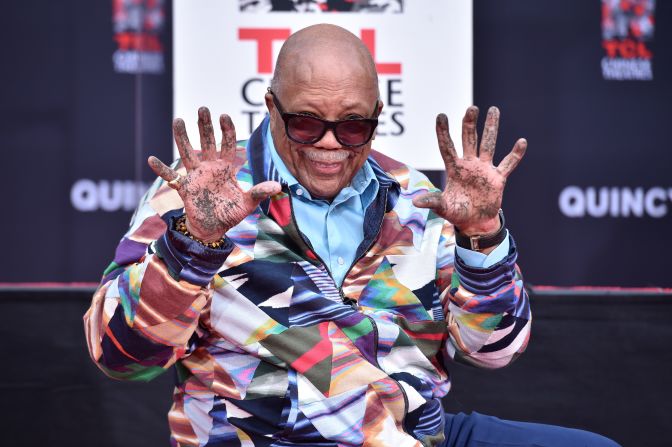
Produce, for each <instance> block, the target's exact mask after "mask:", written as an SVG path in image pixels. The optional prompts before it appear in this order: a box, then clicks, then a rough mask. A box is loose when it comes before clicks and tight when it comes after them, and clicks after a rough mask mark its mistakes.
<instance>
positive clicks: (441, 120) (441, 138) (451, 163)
mask: <svg viewBox="0 0 672 447" xmlns="http://www.w3.org/2000/svg"><path fill="white" fill-rule="evenodd" d="M436 139H437V140H438V142H439V151H440V152H441V157H442V158H443V163H444V164H445V166H446V174H448V176H450V175H451V174H452V173H453V171H454V168H455V159H456V158H457V151H455V143H453V139H452V138H450V129H449V128H448V117H447V116H446V115H445V114H443V113H440V114H439V115H437V117H436Z"/></svg>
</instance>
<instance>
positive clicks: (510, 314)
mask: <svg viewBox="0 0 672 447" xmlns="http://www.w3.org/2000/svg"><path fill="white" fill-rule="evenodd" d="M517 257H518V252H517V250H516V244H515V243H514V240H513V238H512V237H511V235H510V233H509V251H508V254H507V255H506V256H504V257H503V259H501V260H500V261H499V262H497V263H495V264H494V265H491V266H489V267H484V268H477V267H472V266H469V265H467V264H466V263H465V262H464V261H463V260H462V259H461V258H460V257H459V256H457V255H456V254H455V236H454V229H453V226H452V225H451V224H450V223H448V222H446V223H445V225H444V227H443V231H442V235H441V238H440V242H439V247H438V253H437V286H438V288H439V293H440V297H441V302H442V304H443V308H444V311H445V313H446V320H447V322H448V339H447V340H446V344H445V347H444V349H445V351H444V354H447V355H448V356H449V357H450V358H452V359H453V360H455V361H457V362H460V363H466V364H469V365H474V366H478V367H483V368H500V367H502V366H506V365H508V364H509V363H511V362H512V361H513V360H514V359H515V358H516V357H518V356H519V355H520V354H522V353H523V351H524V350H525V348H526V346H527V342H528V340H529V336H530V326H531V321H532V315H531V313H530V306H529V298H528V295H527V291H526V290H525V287H524V286H523V278H522V275H521V273H520V270H519V268H518V266H517V265H516V259H517Z"/></svg>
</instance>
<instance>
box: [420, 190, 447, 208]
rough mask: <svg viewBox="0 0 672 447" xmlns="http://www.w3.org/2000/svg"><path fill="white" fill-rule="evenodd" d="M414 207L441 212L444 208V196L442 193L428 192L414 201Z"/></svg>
mask: <svg viewBox="0 0 672 447" xmlns="http://www.w3.org/2000/svg"><path fill="white" fill-rule="evenodd" d="M413 205H415V206H417V207H418V208H431V209H433V210H435V211H440V210H442V209H443V208H444V205H445V204H444V200H443V194H442V193H441V192H438V191H436V192H428V193H425V194H422V195H419V196H418V197H415V198H414V199H413Z"/></svg>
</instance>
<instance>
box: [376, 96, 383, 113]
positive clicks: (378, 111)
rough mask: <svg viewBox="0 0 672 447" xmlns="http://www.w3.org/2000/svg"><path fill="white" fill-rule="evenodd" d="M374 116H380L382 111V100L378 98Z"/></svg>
mask: <svg viewBox="0 0 672 447" xmlns="http://www.w3.org/2000/svg"><path fill="white" fill-rule="evenodd" d="M376 109H377V110H376V116H380V113H381V112H382V111H383V100H382V99H380V98H378V105H377V107H376Z"/></svg>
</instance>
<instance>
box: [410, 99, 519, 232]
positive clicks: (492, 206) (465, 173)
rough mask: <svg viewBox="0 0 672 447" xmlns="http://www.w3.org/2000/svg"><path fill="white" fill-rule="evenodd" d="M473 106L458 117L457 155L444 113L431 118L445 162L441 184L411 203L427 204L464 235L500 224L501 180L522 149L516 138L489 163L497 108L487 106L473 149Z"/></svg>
mask: <svg viewBox="0 0 672 447" xmlns="http://www.w3.org/2000/svg"><path fill="white" fill-rule="evenodd" d="M477 119H478V107H476V106H471V107H469V108H468V109H467V113H466V114H465V116H464V119H463V121H462V148H463V156H462V157H461V158H460V157H458V155H457V152H456V151H455V145H454V144H453V140H452V139H451V138H450V133H449V131H448V118H447V117H446V115H444V114H440V115H439V116H437V117H436V136H437V138H438V141H439V150H440V151H441V156H442V157H443V161H444V163H445V166H446V188H445V189H444V191H443V192H431V193H426V194H423V195H421V196H418V197H416V198H415V199H414V200H413V204H414V205H415V206H417V207H419V208H431V209H433V210H434V212H436V213H437V214H438V215H439V216H441V217H443V218H444V219H446V220H448V221H449V222H451V223H452V224H453V225H455V226H456V227H458V228H459V229H460V232H461V233H463V234H465V235H467V236H476V235H482V234H488V233H493V232H495V231H497V229H498V228H499V226H500V222H499V217H498V211H499V209H500V208H501V206H502V195H503V193H504V185H505V184H506V179H507V178H508V176H509V175H510V174H511V172H513V170H514V169H515V168H516V166H517V165H518V163H519V162H520V160H521V159H522V158H523V155H524V154H525V150H526V149H527V141H526V140H525V139H524V138H521V139H519V140H518V141H517V142H516V144H515V145H514V146H513V149H512V150H511V152H510V153H509V154H508V155H507V156H506V157H504V159H503V160H502V162H501V163H500V164H499V166H494V165H493V164H492V158H493V155H494V154H495V142H496V140H497V129H498V127H499V109H498V108H497V107H490V109H489V110H488V116H487V118H486V119H485V126H484V129H483V138H482V140H481V145H480V148H479V150H478V151H477V142H478V132H477V130H476V122H477Z"/></svg>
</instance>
